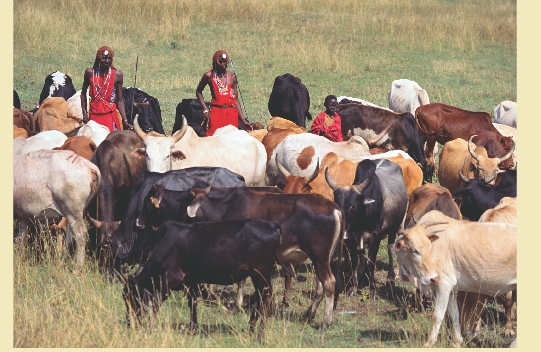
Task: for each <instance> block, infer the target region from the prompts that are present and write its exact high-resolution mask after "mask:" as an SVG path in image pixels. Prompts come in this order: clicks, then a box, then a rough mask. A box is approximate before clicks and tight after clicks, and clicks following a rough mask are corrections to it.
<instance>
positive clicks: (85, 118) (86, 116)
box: [83, 114, 88, 124]
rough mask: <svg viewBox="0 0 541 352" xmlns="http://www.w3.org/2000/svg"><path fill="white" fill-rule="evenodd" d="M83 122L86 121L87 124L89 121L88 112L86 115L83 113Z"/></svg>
mask: <svg viewBox="0 0 541 352" xmlns="http://www.w3.org/2000/svg"><path fill="white" fill-rule="evenodd" d="M83 123H84V124H87V123H88V115H87V114H84V115H83Z"/></svg>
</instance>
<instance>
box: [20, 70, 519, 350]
mask: <svg viewBox="0 0 541 352" xmlns="http://www.w3.org/2000/svg"><path fill="white" fill-rule="evenodd" d="M123 95H124V101H125V103H126V106H125V111H126V115H127V118H128V120H129V122H130V123H131V124H133V125H134V131H129V130H120V131H115V132H112V133H109V131H108V129H107V128H104V127H103V126H101V125H99V124H96V123H94V122H93V121H90V122H88V123H87V124H83V123H82V115H81V107H80V99H81V97H80V91H79V92H76V91H75V89H74V88H73V84H72V82H71V78H70V77H68V76H67V75H65V74H63V73H61V72H54V73H52V74H51V75H49V76H48V77H47V78H46V79H45V85H44V87H43V91H42V93H41V95H40V99H39V106H38V107H36V108H35V109H33V110H32V111H25V110H21V107H20V102H19V99H18V96H17V94H16V92H15V91H14V108H13V136H14V139H13V174H14V179H13V205H14V216H15V217H16V219H17V220H18V221H17V223H18V227H17V229H16V230H15V231H14V240H15V241H20V240H21V239H24V238H27V237H28V236H37V235H39V232H38V233H36V230H35V229H33V226H31V225H32V224H33V223H34V221H35V220H40V221H41V222H42V223H44V224H46V226H50V228H51V229H52V230H54V231H58V232H59V233H62V232H63V233H65V246H66V248H67V250H68V251H69V253H72V254H73V256H74V259H75V263H74V271H75V272H79V271H80V270H81V269H82V268H83V266H84V261H85V259H86V257H87V255H88V253H92V255H95V256H96V258H98V259H99V263H100V267H101V268H102V269H103V271H104V273H107V275H113V276H114V277H115V278H117V279H118V280H121V281H122V282H123V283H124V285H125V288H124V290H123V292H122V294H123V297H124V301H125V304H126V309H127V322H128V324H130V323H135V324H139V323H142V322H143V320H144V319H148V318H149V317H152V315H153V314H155V313H156V311H157V310H158V308H159V306H160V304H161V302H163V301H164V300H165V299H167V297H168V294H169V293H170V291H177V290H184V291H185V292H186V295H187V297H188V302H189V307H190V312H191V313H190V321H191V328H192V329H195V328H196V327H197V316H196V303H197V299H196V296H197V294H198V292H200V287H201V284H218V285H231V284H233V283H238V293H237V304H242V298H243V290H244V282H245V280H246V279H247V278H248V277H250V278H251V280H252V282H253V286H254V288H255V291H256V298H257V302H256V304H255V305H254V311H253V313H252V315H251V317H250V331H253V330H254V329H255V324H256V322H257V320H258V318H259V317H260V316H261V318H262V319H261V323H260V328H259V334H258V336H259V337H261V334H262V333H263V331H264V326H265V318H266V317H267V316H269V315H271V314H272V309H271V308H272V304H271V303H272V299H273V294H272V291H273V287H272V283H271V276H272V274H273V272H274V270H275V269H276V264H278V265H279V266H281V267H282V268H283V276H284V278H285V292H284V297H283V301H282V303H283V304H284V305H286V306H287V305H288V304H289V296H290V291H291V285H292V278H293V277H294V271H293V270H292V269H293V268H294V267H295V266H296V265H298V264H300V263H302V262H304V261H305V260H307V259H310V261H311V263H312V265H313V267H314V271H315V275H316V294H315V297H314V299H313V301H312V303H311V304H310V306H309V307H308V309H307V312H306V317H307V319H308V320H312V319H313V318H314V317H315V314H316V311H317V308H318V305H319V304H320V302H321V300H322V299H323V298H324V299H325V300H324V318H323V323H322V328H326V327H328V326H329V325H331V324H332V320H333V309H334V308H336V304H337V302H338V298H339V294H340V293H345V294H347V295H355V294H357V288H358V287H360V286H361V285H368V286H369V288H370V295H371V297H373V298H374V299H377V290H376V280H375V277H374V271H375V263H376V254H377V252H378V249H379V247H380V243H381V241H382V240H384V239H385V238H386V237H387V249H388V256H389V271H388V275H387V279H388V280H389V281H394V280H396V279H397V277H396V274H395V273H399V274H400V275H399V276H400V278H401V279H402V280H405V281H410V282H412V283H414V284H415V285H416V287H417V289H418V291H419V292H421V293H422V294H423V295H424V296H426V297H427V298H430V299H432V300H434V309H433V314H434V320H433V327H432V330H431V331H430V332H429V338H428V342H427V343H426V346H432V345H434V344H435V343H436V340H437V336H438V332H439V328H440V325H441V323H442V321H443V318H444V315H445V313H448V314H449V316H450V317H451V321H452V324H453V329H454V330H453V331H454V333H453V336H454V341H453V342H454V344H455V345H456V346H460V345H461V344H462V342H463V335H464V334H475V333H477V332H478V331H479V328H480V325H479V324H480V320H479V317H480V314H481V312H480V309H479V307H480V306H481V307H482V304H479V302H483V301H484V300H485V299H487V298H496V299H497V300H499V301H502V302H503V303H504V306H505V314H506V317H507V324H506V329H505V334H506V335H515V332H514V328H513V319H514V318H515V315H516V304H515V303H516V287H517V280H516V277H517V271H516V265H517V263H516V242H517V232H516V223H517V213H516V197H517V178H516V172H517V146H516V143H517V140H516V130H515V128H516V103H514V102H510V101H504V102H502V103H501V104H499V105H498V106H497V107H496V108H495V110H494V116H493V118H494V121H495V122H492V117H491V116H490V114H488V113H486V112H471V111H467V110H463V109H460V108H458V107H453V106H449V105H445V104H441V103H430V101H429V98H428V94H427V92H426V91H425V90H424V89H422V88H421V87H420V86H419V85H418V84H417V83H416V82H413V81H410V80H407V79H400V80H396V81H394V82H392V84H391V87H390V90H389V95H388V99H389V108H383V107H379V106H377V105H374V104H372V103H370V102H367V101H364V100H361V99H356V98H349V97H339V105H338V108H337V109H336V111H337V112H338V114H339V115H340V116H341V118H342V135H343V139H344V142H331V141H329V140H327V139H326V138H324V137H321V136H317V135H314V134H311V133H307V130H306V128H305V126H306V119H311V116H310V113H309V112H308V108H309V104H310V97H309V94H308V91H307V89H306V86H304V85H303V84H302V83H301V81H300V79H298V78H297V77H294V76H292V75H290V74H285V75H283V76H279V77H276V80H275V82H274V86H273V90H272V93H271V95H270V98H269V102H268V110H269V113H270V116H271V118H270V120H269V121H268V123H267V128H266V129H262V130H254V131H250V132H246V131H243V130H238V129H237V128H236V127H233V126H226V127H224V128H222V129H220V130H218V131H217V132H216V133H215V135H214V136H212V137H204V128H205V125H204V122H205V120H204V117H203V115H202V109H201V107H200V106H199V104H198V103H197V102H196V101H195V99H184V100H183V101H182V102H181V103H179V104H178V106H177V109H176V118H175V124H174V128H173V131H172V133H171V135H170V136H167V135H166V134H165V132H164V130H163V127H162V118H161V110H160V106H159V102H158V100H157V99H156V98H154V97H152V96H150V95H148V94H146V93H144V92H143V91H141V90H139V89H136V88H124V93H123ZM436 142H438V143H439V144H440V145H441V146H443V147H442V148H440V149H441V152H439V153H438V148H437V144H436ZM436 156H439V163H438V164H437V166H436V162H435V157H436ZM434 177H437V179H438V183H439V185H436V184H433V183H432V181H433V178H434ZM51 219H53V220H54V219H61V220H60V222H57V221H55V222H53V223H51V222H50V220H51ZM85 220H86V221H85ZM48 221H49V222H48ZM58 238H60V239H61V238H62V237H61V236H59V237H58ZM23 243H24V242H23ZM59 243H61V242H59ZM365 248H368V251H367V253H365ZM395 257H396V261H397V264H398V265H395V263H394V258H395ZM126 264H128V265H139V269H138V271H137V274H135V275H134V276H131V275H126V274H125V265H126ZM119 294H120V293H119Z"/></svg>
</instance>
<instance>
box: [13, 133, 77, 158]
mask: <svg viewBox="0 0 541 352" xmlns="http://www.w3.org/2000/svg"><path fill="white" fill-rule="evenodd" d="M66 139H68V137H67V136H66V135H65V134H64V133H62V132H60V131H57V130H50V131H43V132H40V133H38V134H36V135H34V136H32V137H29V138H26V139H24V138H22V137H17V138H14V139H13V155H19V154H26V153H30V152H33V151H36V150H40V149H45V150H50V149H53V148H56V147H60V146H62V145H63V144H64V142H65V141H66Z"/></svg>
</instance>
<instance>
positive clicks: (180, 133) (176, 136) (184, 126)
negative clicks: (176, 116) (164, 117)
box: [171, 115, 188, 143]
mask: <svg viewBox="0 0 541 352" xmlns="http://www.w3.org/2000/svg"><path fill="white" fill-rule="evenodd" d="M187 130H188V121H186V117H185V116H184V115H182V128H181V129H180V130H178V131H177V132H175V134H174V135H172V136H171V138H173V141H174V142H175V143H176V142H178V141H180V139H181V138H182V137H184V135H185V134H186V131H187Z"/></svg>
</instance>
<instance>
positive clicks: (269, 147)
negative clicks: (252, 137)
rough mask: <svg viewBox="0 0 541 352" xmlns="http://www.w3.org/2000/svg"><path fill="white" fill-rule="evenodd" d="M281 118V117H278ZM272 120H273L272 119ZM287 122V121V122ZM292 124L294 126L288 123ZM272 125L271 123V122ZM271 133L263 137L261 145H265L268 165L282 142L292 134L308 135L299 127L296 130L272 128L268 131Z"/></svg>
mask: <svg viewBox="0 0 541 352" xmlns="http://www.w3.org/2000/svg"><path fill="white" fill-rule="evenodd" d="M273 118H274V117H273ZM276 118H279V117H276ZM271 120H272V119H271ZM285 121H287V120H285ZM288 122H290V123H292V124H294V123H293V122H291V121H288ZM269 124H270V121H269ZM268 131H269V132H268V133H267V134H266V135H265V137H263V139H262V140H261V143H263V146H265V151H266V152H267V163H268V162H269V160H270V158H271V156H272V152H273V151H274V149H275V148H276V146H277V145H278V144H280V142H281V141H282V140H283V139H284V138H286V137H287V136H289V135H290V134H299V133H306V130H305V129H304V128H302V127H299V126H297V127H296V128H276V127H274V128H271V129H269V130H268Z"/></svg>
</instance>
